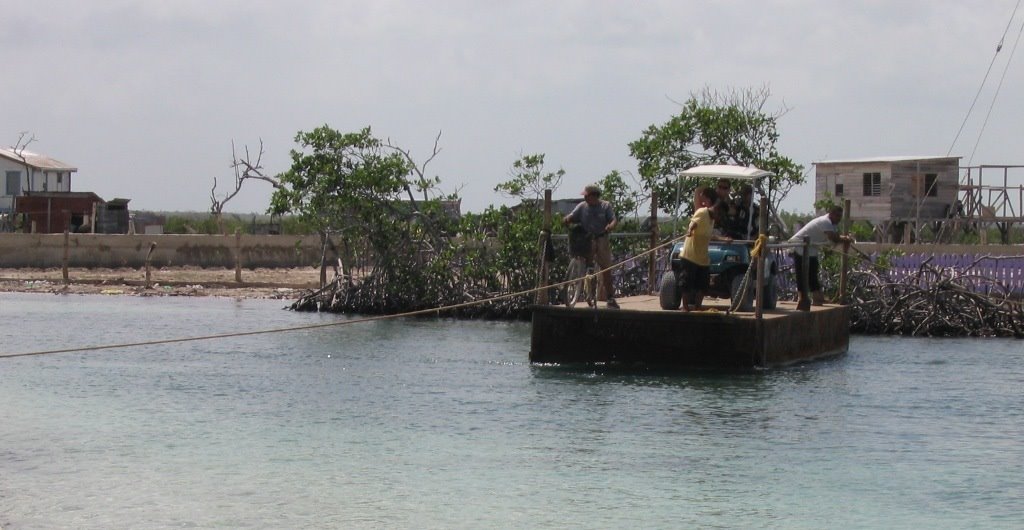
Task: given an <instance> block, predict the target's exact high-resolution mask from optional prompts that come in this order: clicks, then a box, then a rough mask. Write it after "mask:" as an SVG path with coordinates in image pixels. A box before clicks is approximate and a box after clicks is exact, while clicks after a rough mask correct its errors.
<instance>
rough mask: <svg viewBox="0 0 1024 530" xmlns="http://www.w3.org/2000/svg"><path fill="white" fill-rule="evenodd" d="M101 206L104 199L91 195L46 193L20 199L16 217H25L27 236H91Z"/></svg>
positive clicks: (17, 202) (86, 192) (15, 207)
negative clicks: (65, 233) (81, 233)
mask: <svg viewBox="0 0 1024 530" xmlns="http://www.w3.org/2000/svg"><path fill="white" fill-rule="evenodd" d="M102 205H103V199H101V198H100V197H99V196H98V195H96V194H95V193H93V192H91V191H77V192H76V191H63V192H49V191H44V192H35V193H32V194H30V195H22V196H20V197H17V198H16V200H15V202H14V213H15V214H17V215H20V216H23V219H24V223H23V225H22V226H23V228H24V231H25V232H32V231H33V230H34V231H35V232H36V233H40V234H59V233H61V232H63V231H65V230H67V231H69V232H92V225H93V220H94V219H95V216H96V211H97V209H99V208H101V207H102Z"/></svg>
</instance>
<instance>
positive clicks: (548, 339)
mask: <svg viewBox="0 0 1024 530" xmlns="http://www.w3.org/2000/svg"><path fill="white" fill-rule="evenodd" d="M618 302H619V304H620V306H621V307H622V308H621V309H607V308H605V306H604V303H603V302H598V307H597V308H596V309H594V308H590V307H587V306H586V305H582V306H581V305H577V306H576V307H575V308H572V309H570V308H567V307H564V306H555V305H538V306H534V308H533V331H532V337H531V341H530V342H531V344H530V362H532V363H552V364H566V363H617V364H644V365H650V366H657V367H667V368H678V369H687V370H689V369H695V370H727V371H746V370H755V369H762V368H773V367H778V366H785V365H788V364H793V363H799V362H804V361H810V360H814V359H820V358H823V357H829V356H834V355H841V354H843V353H845V352H846V350H847V347H848V346H849V341H850V329H849V322H850V310H849V308H848V307H846V306H842V305H831V304H826V305H824V306H821V307H812V308H811V311H797V309H796V304H795V303H793V302H779V304H778V307H777V308H776V309H773V310H765V311H764V313H763V318H762V319H761V320H760V321H759V320H757V319H756V318H755V317H754V314H753V313H727V312H726V309H727V306H728V300H717V301H716V299H714V298H708V299H705V307H708V308H713V309H712V310H710V311H703V312H692V313H685V312H682V311H666V310H663V309H661V308H660V306H659V305H658V298H657V297H656V296H633V297H629V298H620V299H618Z"/></svg>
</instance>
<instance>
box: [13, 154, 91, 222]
mask: <svg viewBox="0 0 1024 530" xmlns="http://www.w3.org/2000/svg"><path fill="white" fill-rule="evenodd" d="M76 171H78V168H76V167H74V166H72V165H71V164H67V163H65V162H61V161H60V160H56V159H54V158H50V157H48V156H44V155H40V154H37V153H32V152H29V151H25V150H18V151H15V150H14V149H11V148H7V147H0V174H2V175H3V176H4V180H3V188H0V214H4V213H10V212H13V211H14V200H15V197H19V196H21V195H24V194H26V193H32V192H68V191H71V174H72V173H74V172H76Z"/></svg>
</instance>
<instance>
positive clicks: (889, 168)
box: [814, 158, 959, 223]
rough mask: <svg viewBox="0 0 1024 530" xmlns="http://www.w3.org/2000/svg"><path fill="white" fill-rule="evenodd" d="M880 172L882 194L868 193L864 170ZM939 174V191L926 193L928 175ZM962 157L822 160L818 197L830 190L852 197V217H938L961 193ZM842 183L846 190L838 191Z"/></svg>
mask: <svg viewBox="0 0 1024 530" xmlns="http://www.w3.org/2000/svg"><path fill="white" fill-rule="evenodd" d="M865 173H878V174H879V175H880V177H881V186H880V194H879V195H878V196H865V195H864V174H865ZM927 174H935V175H936V195H935V196H934V197H931V196H927V195H926V189H925V186H924V183H925V175H927ZM958 184H959V160H958V159H956V158H943V159H924V160H920V161H915V160H910V161H900V162H885V161H877V162H836V163H830V162H821V163H818V164H817V168H816V172H815V188H814V189H815V191H814V198H815V200H816V201H817V200H822V199H824V198H825V196H826V193H827V194H830V195H831V196H832V198H833V200H835V201H837V202H839V203H842V201H843V200H844V199H849V200H850V210H851V211H850V212H849V213H850V219H851V220H854V221H871V222H872V223H884V222H888V221H898V220H904V221H907V220H911V221H912V220H916V219H922V220H927V219H936V218H943V217H945V215H946V208H947V206H948V205H952V204H953V203H954V202H955V201H956V199H957V195H958V193H959V191H958ZM837 185H841V186H842V194H838V193H837Z"/></svg>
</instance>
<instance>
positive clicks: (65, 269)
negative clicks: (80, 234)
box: [61, 228, 71, 284]
mask: <svg viewBox="0 0 1024 530" xmlns="http://www.w3.org/2000/svg"><path fill="white" fill-rule="evenodd" d="M70 245H71V236H70V234H69V232H68V229H67V228H65V229H64V259H63V260H61V262H62V263H61V276H63V277H64V283H65V284H68V283H70V281H71V279H70V278H69V277H68V258H69V256H70V254H71V249H70Z"/></svg>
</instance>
